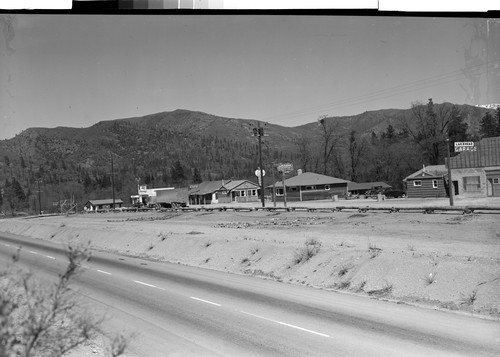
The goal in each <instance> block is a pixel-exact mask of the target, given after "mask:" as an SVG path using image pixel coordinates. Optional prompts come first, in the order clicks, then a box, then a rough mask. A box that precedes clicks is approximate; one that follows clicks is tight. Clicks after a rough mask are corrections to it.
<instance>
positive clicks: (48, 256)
mask: <svg viewBox="0 0 500 357" xmlns="http://www.w3.org/2000/svg"><path fill="white" fill-rule="evenodd" d="M45 257H47V258H49V259H52V260H56V258H54V257H51V256H50V255H46V256H45Z"/></svg>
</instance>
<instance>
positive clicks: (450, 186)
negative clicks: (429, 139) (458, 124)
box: [446, 137, 455, 206]
mask: <svg viewBox="0 0 500 357" xmlns="http://www.w3.org/2000/svg"><path fill="white" fill-rule="evenodd" d="M446 149H447V152H448V162H447V163H446V166H448V196H450V206H453V195H454V194H455V192H454V191H455V187H454V186H453V180H452V179H451V166H450V138H449V137H448V138H446Z"/></svg>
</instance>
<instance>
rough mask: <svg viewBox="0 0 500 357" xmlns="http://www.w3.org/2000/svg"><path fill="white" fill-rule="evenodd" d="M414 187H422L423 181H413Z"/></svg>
mask: <svg viewBox="0 0 500 357" xmlns="http://www.w3.org/2000/svg"><path fill="white" fill-rule="evenodd" d="M413 186H415V187H417V186H422V181H421V180H415V181H413Z"/></svg>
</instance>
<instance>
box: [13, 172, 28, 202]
mask: <svg viewBox="0 0 500 357" xmlns="http://www.w3.org/2000/svg"><path fill="white" fill-rule="evenodd" d="M12 189H13V190H14V194H15V196H16V197H17V199H18V200H19V201H20V202H24V201H25V200H26V195H25V193H24V190H23V188H22V187H21V184H20V183H19V181H17V180H16V179H15V178H13V179H12Z"/></svg>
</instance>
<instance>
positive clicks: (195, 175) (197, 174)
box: [193, 167, 203, 183]
mask: <svg viewBox="0 0 500 357" xmlns="http://www.w3.org/2000/svg"><path fill="white" fill-rule="evenodd" d="M202 181H203V180H202V179H201V175H200V171H199V170H198V168H197V167H195V168H194V173H193V183H200V182H202Z"/></svg>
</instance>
